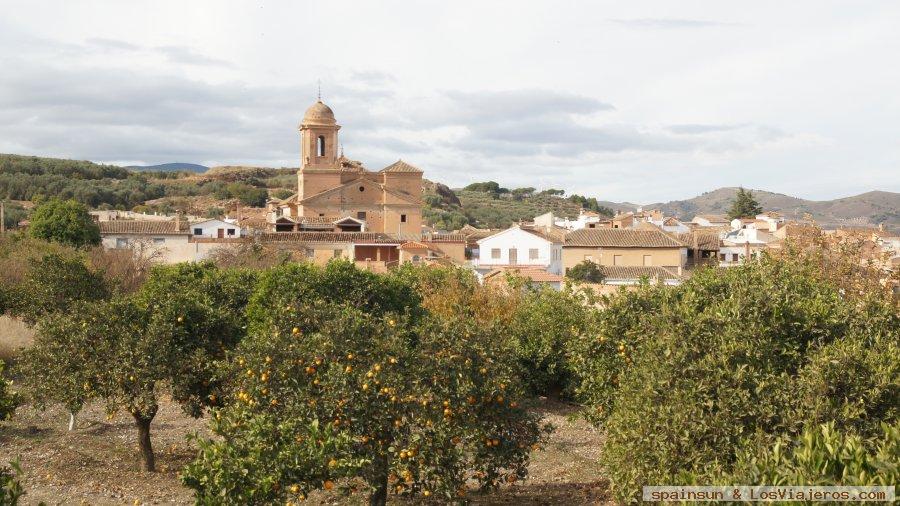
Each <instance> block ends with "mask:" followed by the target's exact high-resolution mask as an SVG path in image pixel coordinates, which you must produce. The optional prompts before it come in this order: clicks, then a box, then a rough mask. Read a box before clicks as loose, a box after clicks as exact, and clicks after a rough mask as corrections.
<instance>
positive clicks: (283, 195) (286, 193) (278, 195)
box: [272, 188, 296, 200]
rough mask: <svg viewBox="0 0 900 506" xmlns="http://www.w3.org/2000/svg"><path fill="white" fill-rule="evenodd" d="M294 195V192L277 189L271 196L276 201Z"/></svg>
mask: <svg viewBox="0 0 900 506" xmlns="http://www.w3.org/2000/svg"><path fill="white" fill-rule="evenodd" d="M294 193H296V190H289V189H287V188H278V189H277V190H275V191H273V192H272V196H273V197H275V198H276V199H281V200H284V199H286V198H288V197H290V196H291V195H293V194H294Z"/></svg>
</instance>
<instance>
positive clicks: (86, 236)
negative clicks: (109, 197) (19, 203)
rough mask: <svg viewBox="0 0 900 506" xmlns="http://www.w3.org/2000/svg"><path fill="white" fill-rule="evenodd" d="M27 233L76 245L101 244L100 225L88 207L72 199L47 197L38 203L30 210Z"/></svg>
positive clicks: (39, 237) (37, 237)
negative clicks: (48, 198) (46, 199)
mask: <svg viewBox="0 0 900 506" xmlns="http://www.w3.org/2000/svg"><path fill="white" fill-rule="evenodd" d="M28 235H30V236H31V237H34V238H36V239H43V240H45V241H54V242H59V243H62V244H68V245H70V246H75V247H81V246H95V245H97V244H100V227H98V226H97V224H96V223H94V220H93V219H92V218H91V215H90V214H88V210H87V207H85V206H84V204H80V203H78V202H76V201H75V200H66V201H63V200H59V199H50V200H48V201H46V202H43V203H42V204H40V205H38V206H37V207H36V208H35V209H34V211H33V212H32V213H31V224H30V225H29V227H28Z"/></svg>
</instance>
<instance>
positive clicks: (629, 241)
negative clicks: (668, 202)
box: [564, 228, 684, 248]
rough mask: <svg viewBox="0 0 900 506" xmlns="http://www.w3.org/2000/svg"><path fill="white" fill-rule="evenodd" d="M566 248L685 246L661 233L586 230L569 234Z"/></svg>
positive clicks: (600, 229)
mask: <svg viewBox="0 0 900 506" xmlns="http://www.w3.org/2000/svg"><path fill="white" fill-rule="evenodd" d="M564 246H578V247H588V248H683V247H684V244H682V243H681V242H679V241H677V240H675V239H673V238H672V237H670V236H668V235H666V234H665V233H663V232H661V231H652V230H628V229H621V228H585V229H581V230H576V231H574V232H571V233H570V234H568V235H567V236H566V242H565V244H564Z"/></svg>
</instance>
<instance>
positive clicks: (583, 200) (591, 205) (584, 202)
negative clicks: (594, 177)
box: [569, 195, 615, 218]
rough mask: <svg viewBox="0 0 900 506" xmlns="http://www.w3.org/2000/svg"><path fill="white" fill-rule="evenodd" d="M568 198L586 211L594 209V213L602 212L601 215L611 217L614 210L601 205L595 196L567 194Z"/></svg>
mask: <svg viewBox="0 0 900 506" xmlns="http://www.w3.org/2000/svg"><path fill="white" fill-rule="evenodd" d="M569 200H571V201H572V202H575V203H577V204H579V205H580V206H581V207H582V209H587V210H588V211H594V212H595V213H599V214H602V215H603V216H608V217H610V218H612V216H613V215H614V214H615V212H614V211H613V210H612V209H610V208H608V207H606V206H601V205H600V203H599V202H597V199H596V198H595V197H583V196H581V195H569Z"/></svg>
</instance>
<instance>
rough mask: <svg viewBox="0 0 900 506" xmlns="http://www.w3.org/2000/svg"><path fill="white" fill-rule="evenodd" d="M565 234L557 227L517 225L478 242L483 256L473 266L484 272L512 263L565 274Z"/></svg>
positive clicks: (474, 261) (511, 264)
mask: <svg viewBox="0 0 900 506" xmlns="http://www.w3.org/2000/svg"><path fill="white" fill-rule="evenodd" d="M563 242H564V233H563V232H562V231H560V230H558V229H554V228H527V227H525V228H523V227H521V226H518V225H516V226H513V227H511V228H508V229H506V230H503V231H501V232H498V233H496V234H493V235H491V236H488V237H485V238H484V239H481V240H479V241H478V249H479V251H480V253H481V254H480V255H479V258H478V259H477V260H473V262H472V263H473V266H474V267H475V268H476V270H478V271H480V273H481V274H484V273H486V272H490V271H492V270H494V269H498V268H504V267H509V266H520V265H527V266H534V267H540V268H543V269H544V270H546V271H547V272H549V273H552V274H561V273H562V245H563Z"/></svg>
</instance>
